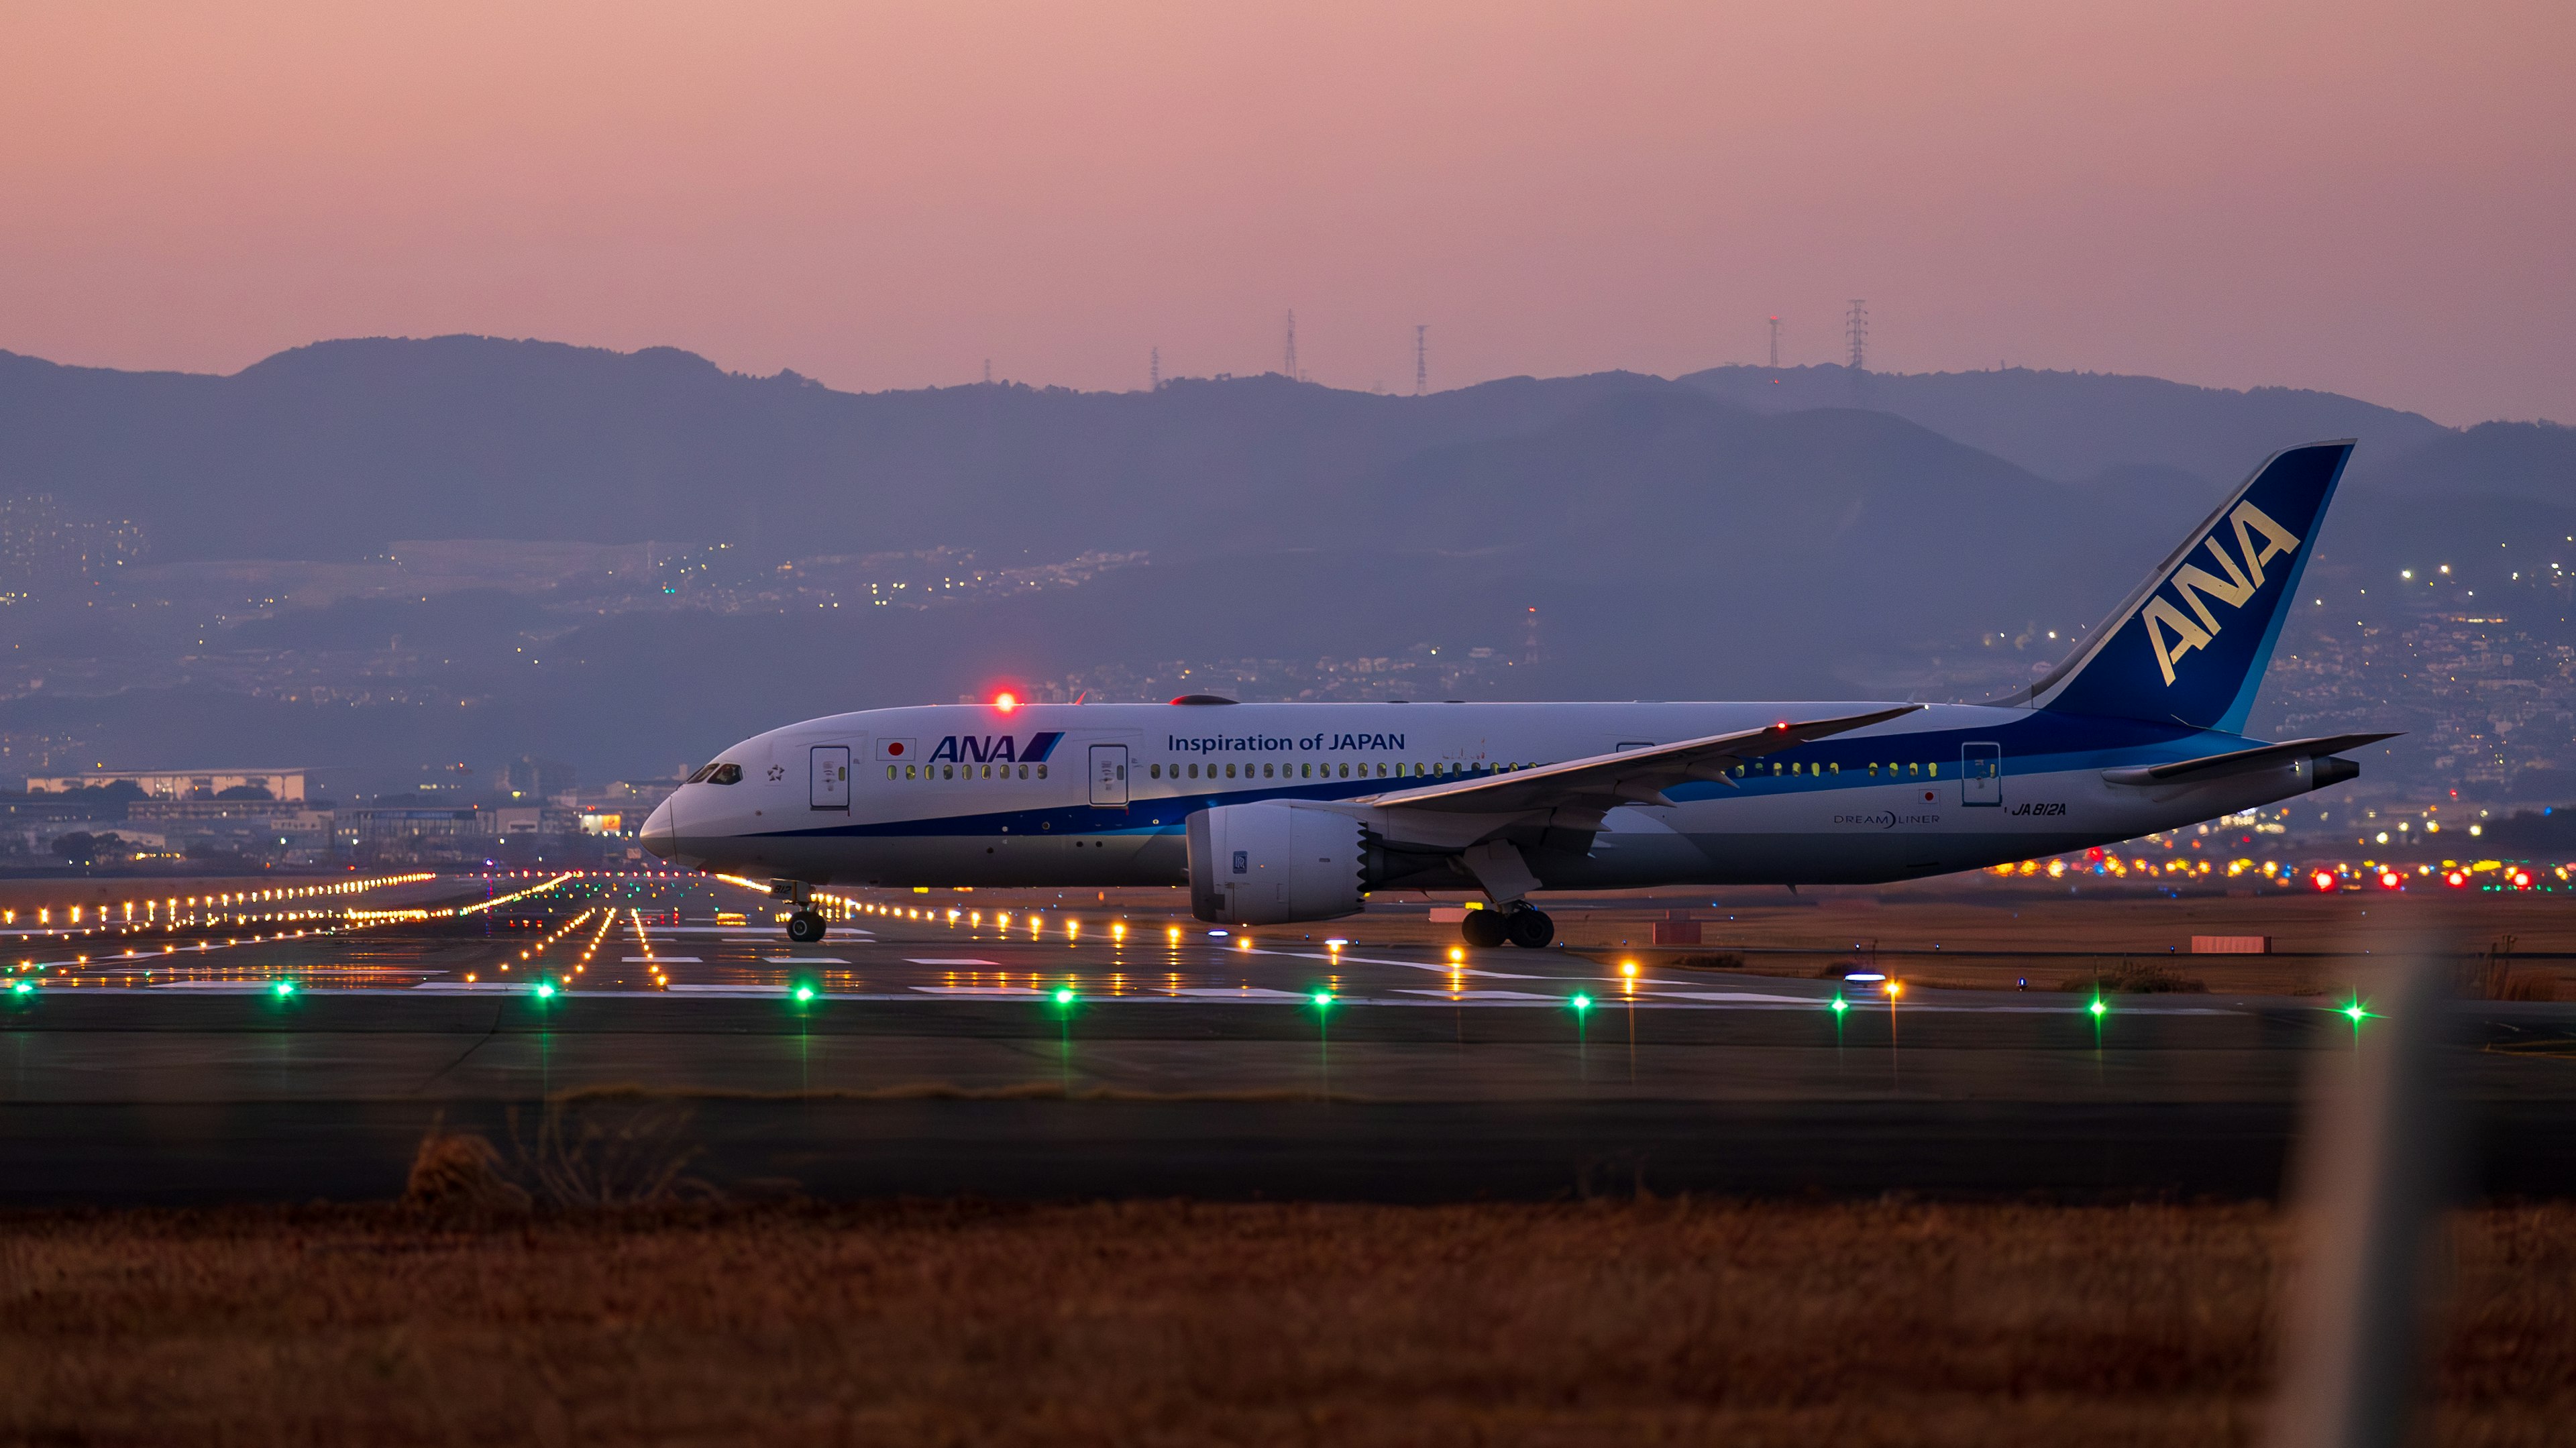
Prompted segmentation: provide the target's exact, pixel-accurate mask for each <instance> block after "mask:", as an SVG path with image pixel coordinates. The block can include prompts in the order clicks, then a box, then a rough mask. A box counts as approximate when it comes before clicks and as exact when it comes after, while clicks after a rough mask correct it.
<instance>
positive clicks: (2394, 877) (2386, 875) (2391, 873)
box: [2379, 870, 2405, 890]
mask: <svg viewBox="0 0 2576 1448" xmlns="http://www.w3.org/2000/svg"><path fill="white" fill-rule="evenodd" d="M2404 883H2405V881H2404V879H2403V878H2402V877H2400V876H2399V875H2398V873H2397V872H2396V871H2395V870H2382V871H2380V872H2379V888H2380V889H2382V890H2394V889H2396V888H2398V887H2399V886H2400V885H2403V884H2404Z"/></svg>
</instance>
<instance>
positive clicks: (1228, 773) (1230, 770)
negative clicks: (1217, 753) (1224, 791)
mask: <svg viewBox="0 0 2576 1448" xmlns="http://www.w3.org/2000/svg"><path fill="white" fill-rule="evenodd" d="M1225 777H1226V778H1228V779H1232V778H1234V766H1233V765H1231V764H1229V765H1227V766H1226V767H1225Z"/></svg>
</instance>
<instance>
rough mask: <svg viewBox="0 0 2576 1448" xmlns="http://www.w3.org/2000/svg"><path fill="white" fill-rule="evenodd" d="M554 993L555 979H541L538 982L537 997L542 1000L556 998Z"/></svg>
mask: <svg viewBox="0 0 2576 1448" xmlns="http://www.w3.org/2000/svg"><path fill="white" fill-rule="evenodd" d="M554 994H555V983H554V982H553V981H550V980H541V981H538V982H537V999H539V1000H541V1001H543V1000H552V999H554Z"/></svg>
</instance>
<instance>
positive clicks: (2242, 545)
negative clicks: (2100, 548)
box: [2138, 500, 2299, 688]
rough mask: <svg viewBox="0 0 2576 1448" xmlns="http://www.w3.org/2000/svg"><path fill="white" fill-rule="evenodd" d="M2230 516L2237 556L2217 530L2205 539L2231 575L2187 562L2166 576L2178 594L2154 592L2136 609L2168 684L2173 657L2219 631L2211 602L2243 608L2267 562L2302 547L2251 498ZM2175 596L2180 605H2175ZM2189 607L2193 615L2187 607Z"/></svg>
mask: <svg viewBox="0 0 2576 1448" xmlns="http://www.w3.org/2000/svg"><path fill="white" fill-rule="evenodd" d="M2227 518H2228V521H2229V522H2230V523H2233V524H2234V525H2235V531H2236V550H2237V552H2236V557H2230V556H2229V555H2228V552H2227V546H2226V545H2225V544H2224V543H2222V542H2220V541H2219V534H2218V533H2215V532H2213V533H2211V534H2210V535H2209V536H2208V537H2207V538H2205V539H2203V540H2202V543H2203V546H2205V547H2207V548H2208V549H2209V552H2210V556H2212V557H2214V558H2216V559H2217V560H2218V566H2219V567H2221V568H2224V569H2226V570H2227V576H2226V577H2225V578H2221V577H2219V576H2218V575H2216V574H2214V573H2211V572H2210V571H2209V570H2208V569H2206V568H2203V567H2201V566H2200V565H2199V564H2197V563H2185V564H2184V565H2183V566H2182V567H2180V568H2177V569H2175V570H2174V573H2173V576H2172V577H2171V578H2168V579H2166V580H2165V586H2167V587H2170V588H2171V589H2172V590H2173V594H2174V597H2173V598H2168V597H2166V596H2165V595H2164V593H2163V592H2162V591H2161V590H2159V591H2158V592H2156V593H2153V594H2150V595H2149V596H2148V598H2147V603H2146V606H2145V607H2144V608H2141V609H2139V610H2138V622H2139V623H2141V624H2143V625H2145V626H2146V630H2147V644H2148V646H2149V647H2150V648H2152V649H2153V650H2154V651H2155V655H2156V666H2157V667H2158V668H2160V669H2162V670H2164V675H2165V685H2166V687H2168V688H2170V687H2172V685H2173V682H2174V661H2175V660H2176V659H2179V658H2181V657H2182V656H2183V655H2184V654H2187V653H2190V652H2191V651H2192V650H2193V649H2196V648H2202V647H2204V646H2206V645H2207V644H2208V643H2209V641H2210V640H2211V639H2212V638H2215V637H2216V636H2217V635H2218V631H2219V622H2218V615H2217V614H2215V613H2212V612H2211V611H2210V608H2209V600H2211V599H2216V600H2217V601H2219V602H2220V603H2223V604H2226V605H2227V606H2228V607H2229V608H2231V609H2236V608H2243V607H2244V606H2245V605H2246V603H2247V602H2248V601H2249V600H2251V599H2252V598H2253V597H2254V595H2255V594H2256V593H2257V592H2258V591H2260V590H2261V589H2262V587H2263V565H2264V564H2266V563H2269V562H2271V561H2272V560H2273V559H2275V558H2278V557H2280V556H2281V555H2283V554H2285V553H2295V552H2297V551H2298V549H2299V538H2298V535H2297V534H2295V533H2292V532H2291V531H2290V530H2289V529H2287V528H2284V527H2282V526H2281V525H2280V524H2278V523H2276V522H2273V521H2272V519H2271V517H2270V516H2269V515H2267V514H2266V513H2264V511H2263V510H2262V509H2260V508H2258V507H2255V506H2254V504H2253V502H2252V501H2251V500H2248V501H2246V502H2241V503H2238V504H2237V505H2236V507H2235V509H2234V511H2232V512H2230V513H2229V514H2228V515H2227ZM2257 540H2260V544H2259V546H2258V545H2257ZM2185 556H2186V557H2188V556H2190V555H2185ZM2239 557H2241V558H2242V559H2243V560H2244V566H2242V567H2239V566H2238V565H2237V558H2239ZM2175 599H2180V600H2181V603H2180V604H2179V605H2177V604H2176V602H2175ZM2186 608H2188V609H2189V610H2190V612H2189V613H2185V612H2184V611H2183V610H2184V609H2186ZM2167 634H2170V635H2172V642H2171V643H2170V644H2168V643H2167V642H2166V635H2167Z"/></svg>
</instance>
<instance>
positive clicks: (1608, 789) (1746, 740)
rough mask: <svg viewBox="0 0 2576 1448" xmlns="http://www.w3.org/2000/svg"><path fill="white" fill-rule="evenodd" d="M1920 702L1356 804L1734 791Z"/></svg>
mask: <svg viewBox="0 0 2576 1448" xmlns="http://www.w3.org/2000/svg"><path fill="white" fill-rule="evenodd" d="M1922 707H1923V706H1922V705H1920V704H1904V705H1900V706H1898V707H1896V708H1893V709H1879V710H1875V711H1873V712H1871V713H1867V714H1852V715H1847V716H1845V717H1843V718H1840V719H1808V720H1802V721H1797V722H1790V721H1785V720H1784V721H1782V722H1781V723H1778V724H1766V725H1764V726H1763V727H1762V728H1759V729H1744V730H1739V731H1737V732H1736V733H1733V734H1711V735H1707V736H1705V737H1703V738H1699V739H1685V740H1682V741H1681V742H1680V743H1678V744H1658V745H1654V746H1652V747H1650V748H1645V749H1630V750H1627V751H1624V752H1622V753H1618V754H1595V755H1593V756H1591V757H1590V758H1587V759H1569V760H1566V761H1565V762H1563V763H1561V764H1545V765H1541V766H1539V767H1538V768H1536V769H1518V770H1513V771H1512V772H1510V773H1508V774H1487V775H1479V776H1477V777H1475V778H1471V779H1460V780H1454V781H1447V782H1443V783H1440V784H1426V785H1423V786H1421V787H1420V788H1418V789H1398V790H1390V791H1388V792H1387V793H1385V794H1374V795H1364V796H1362V797H1361V798H1360V799H1359V800H1358V801H1357V802H1358V803H1360V804H1364V805H1369V806H1373V807H1375V808H1377V809H1381V810H1420V811H1430V812H1435V813H1455V814H1477V815H1497V814H1526V813H1530V812H1533V811H1538V810H1570V811H1576V812H1581V813H1587V814H1598V813H1599V812H1601V811H1604V810H1610V809H1616V808H1618V807H1619V806H1621V805H1628V804H1649V805H1652V804H1671V803H1672V801H1671V800H1669V799H1667V798H1665V797H1664V791H1665V790H1666V789H1668V788H1670V787H1672V786H1673V785H1676V784H1683V783H1686V782H1688V781H1691V780H1695V779H1699V780H1715V781H1717V782H1718V783H1720V784H1725V785H1728V786H1729V787H1732V786H1733V783H1734V782H1733V781H1732V780H1729V779H1727V778H1726V771H1727V770H1728V769H1729V768H1730V767H1732V766H1733V765H1736V764H1738V763H1742V762H1744V761H1747V760H1753V759H1759V758H1761V757H1762V756H1763V755H1766V754H1776V753H1778V752H1779V751H1781V750H1783V749H1791V748H1795V747H1796V746H1798V745H1801V744H1807V743H1811V742H1813V741H1815V740H1818V739H1829V738H1831V737H1833V736H1834V735H1837V734H1846V733H1849V732H1851V731H1852V730H1854V729H1866V728H1868V727H1869V726H1870V725H1872V724H1883V723H1885V722H1887V721H1888V720H1890V719H1894V718H1896V717H1898V716H1899V715H1903V714H1911V713H1913V712H1914V711H1915V710H1917V709H1920V708H1922Z"/></svg>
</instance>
